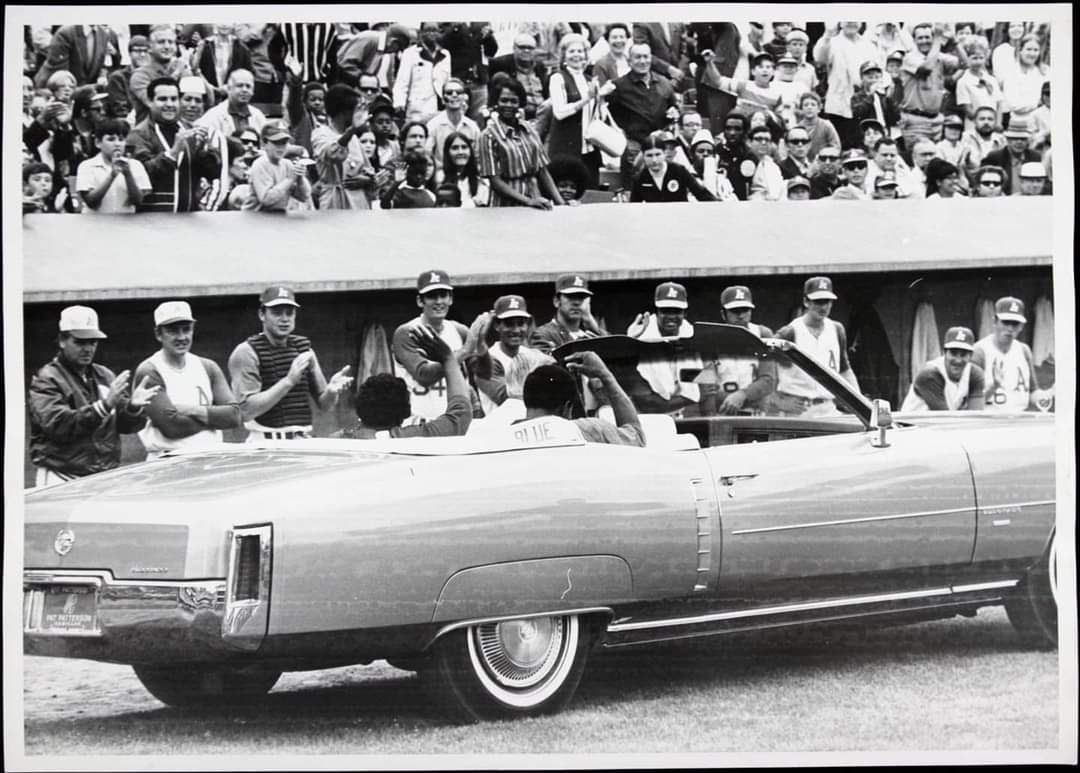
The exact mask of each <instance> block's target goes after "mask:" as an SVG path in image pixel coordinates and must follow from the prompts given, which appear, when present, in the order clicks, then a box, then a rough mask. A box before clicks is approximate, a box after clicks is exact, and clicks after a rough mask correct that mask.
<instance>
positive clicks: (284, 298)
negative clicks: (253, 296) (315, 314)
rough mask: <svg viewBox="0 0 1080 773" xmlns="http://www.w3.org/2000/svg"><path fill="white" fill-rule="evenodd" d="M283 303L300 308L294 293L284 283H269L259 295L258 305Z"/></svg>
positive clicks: (280, 304) (278, 304)
mask: <svg viewBox="0 0 1080 773" xmlns="http://www.w3.org/2000/svg"><path fill="white" fill-rule="evenodd" d="M284 304H288V305H289V306H295V307H296V308H300V304H299V303H297V302H296V293H294V292H293V291H292V289H291V288H288V287H285V286H284V285H270V287H267V288H266V289H265V290H263V291H262V295H260V296H259V305H260V306H282V305H284Z"/></svg>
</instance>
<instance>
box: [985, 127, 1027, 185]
mask: <svg viewBox="0 0 1080 773" xmlns="http://www.w3.org/2000/svg"><path fill="white" fill-rule="evenodd" d="M1031 129H1032V127H1031V124H1030V123H1028V120H1027V119H1026V118H1023V117H1018V116H1010V117H1009V126H1008V128H1007V129H1005V142H1006V143H1007V144H1006V146H1005V147H1003V148H1000V149H998V150H992V151H990V152H989V153H987V154H986V155H985V156H984V157H983V160H982V164H983V166H987V165H989V166H1000V167H1001V168H1002V169H1004V170H1005V182H1004V185H1003V186H1002V189H1001V192H1002V193H1003V194H1004V195H1006V196H1019V195H1020V168H1021V167H1022V166H1023V165H1024V164H1030V163H1032V162H1034V161H1041V160H1042V157H1041V156H1040V155H1039V154H1038V153H1036V152H1035V151H1034V150H1032V149H1031V148H1030V147H1029V146H1030V145H1031Z"/></svg>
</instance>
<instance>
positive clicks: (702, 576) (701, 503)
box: [690, 478, 712, 593]
mask: <svg viewBox="0 0 1080 773" xmlns="http://www.w3.org/2000/svg"><path fill="white" fill-rule="evenodd" d="M690 487H691V488H692V489H693V491H694V517H695V518H696V520H697V577H696V578H695V580H694V593H702V592H704V591H706V590H708V589H709V575H710V573H711V570H712V529H710V528H709V516H710V512H709V503H710V502H711V500H712V497H711V496H710V494H709V492H708V491H706V490H705V481H704V479H702V478H693V479H691V481H690Z"/></svg>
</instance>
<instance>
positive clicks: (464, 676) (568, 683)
mask: <svg viewBox="0 0 1080 773" xmlns="http://www.w3.org/2000/svg"><path fill="white" fill-rule="evenodd" d="M591 639H592V629H591V626H590V624H589V621H587V620H581V619H580V618H579V616H577V615H560V616H553V617H531V618H523V619H519V620H505V621H502V622H498V623H481V624H479V625H473V626H469V627H468V628H464V629H461V630H457V631H452V632H450V633H448V634H447V635H446V636H444V637H442V638H441V639H439V640H438V641H437V642H436V643H435V647H434V652H433V656H432V658H431V660H430V661H429V662H428V667H427V668H426V669H425V672H424V678H425V681H426V683H427V684H428V685H429V687H430V688H431V689H433V690H434V692H435V696H436V698H437V699H438V700H439V701H440V702H442V703H443V704H444V705H446V706H447V707H448V708H450V709H452V710H456V711H457V712H459V713H461V714H463V715H464V717H465V718H466V719H469V720H479V719H494V718H500V717H503V718H505V717H521V716H535V715H539V714H549V713H553V712H556V711H558V710H560V709H562V708H563V707H564V706H566V704H567V703H568V702H569V701H570V698H571V697H572V696H573V694H574V690H575V689H577V685H578V682H580V681H581V674H582V672H583V671H584V669H585V660H586V658H587V656H588V651H589V645H590V642H591Z"/></svg>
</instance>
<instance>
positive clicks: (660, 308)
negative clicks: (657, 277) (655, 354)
mask: <svg viewBox="0 0 1080 773" xmlns="http://www.w3.org/2000/svg"><path fill="white" fill-rule="evenodd" d="M689 306H690V304H689V302H688V299H687V293H686V288H685V287H683V286H682V285H681V284H678V283H676V282H662V283H660V284H659V285H657V286H656V290H655V292H654V293H653V308H654V311H653V312H651V313H650V312H643V313H641V314H638V315H637V317H636V318H635V319H634V321H633V322H632V323H631V324H630V327H628V328H627V330H626V334H627V335H628V336H630V337H631V338H638V339H640V340H642V341H662V340H664V339H671V338H689V337H691V336H692V335H693V334H694V326H693V325H691V324H690V323H689V322H688V321H687V320H686V310H687V309H688V308H689ZM703 368H704V363H703V362H702V361H701V357H700V356H698V355H697V354H694V355H691V356H684V357H678V358H662V359H650V360H641V361H639V362H638V364H637V368H636V369H635V371H629V370H627V371H626V372H625V373H624V372H623V371H622V370H620V372H619V375H620V376H621V381H622V383H623V384H625V385H626V388H627V391H628V392H629V393H630V399H631V400H632V401H633V403H634V406H635V407H636V408H637V409H638V410H639V411H642V412H644V413H667V414H678V415H682V413H683V411H684V410H686V409H688V408H693V411H696V410H697V404H698V402H699V401H700V399H701V389H700V387H699V386H698V384H697V383H695V381H693V380H689V381H688V380H684V376H685V375H686V374H685V373H684V371H692V372H694V375H695V377H696V376H697V375H698V374H699V373H700V372H701V370H702V369H703Z"/></svg>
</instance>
